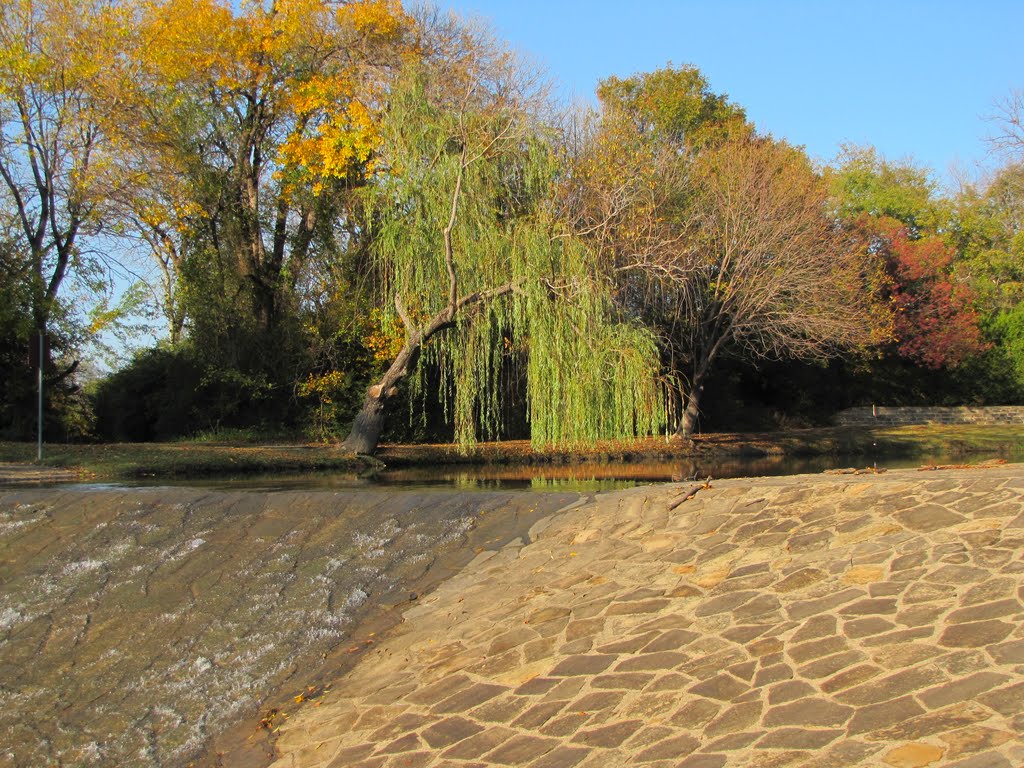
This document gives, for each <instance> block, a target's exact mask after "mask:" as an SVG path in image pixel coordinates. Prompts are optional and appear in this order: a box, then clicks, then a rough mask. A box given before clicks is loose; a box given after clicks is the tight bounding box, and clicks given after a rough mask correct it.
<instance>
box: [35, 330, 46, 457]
mask: <svg viewBox="0 0 1024 768" xmlns="http://www.w3.org/2000/svg"><path fill="white" fill-rule="evenodd" d="M45 339H46V331H45V330H44V329H42V328H40V329H39V365H38V366H37V368H36V370H37V371H38V384H39V402H38V410H37V412H36V416H37V418H36V439H37V443H36V461H42V460H43V360H44V358H45V353H44V348H43V345H44V343H45Z"/></svg>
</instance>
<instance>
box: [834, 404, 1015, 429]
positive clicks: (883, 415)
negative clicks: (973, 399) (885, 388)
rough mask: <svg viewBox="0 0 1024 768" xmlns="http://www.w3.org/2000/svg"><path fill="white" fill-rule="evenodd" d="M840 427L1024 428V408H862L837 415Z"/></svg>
mask: <svg viewBox="0 0 1024 768" xmlns="http://www.w3.org/2000/svg"><path fill="white" fill-rule="evenodd" d="M835 423H836V424H838V425H839V426H844V427H846V426H902V425H905V424H929V423H934V424H1024V406H1018V405H994V406H988V407H984V408H982V407H971V406H961V407H959V408H932V407H926V408H889V407H885V406H880V405H879V406H871V405H866V406H861V407H858V408H847V409H846V410H845V411H840V412H839V413H837V414H836V415H835Z"/></svg>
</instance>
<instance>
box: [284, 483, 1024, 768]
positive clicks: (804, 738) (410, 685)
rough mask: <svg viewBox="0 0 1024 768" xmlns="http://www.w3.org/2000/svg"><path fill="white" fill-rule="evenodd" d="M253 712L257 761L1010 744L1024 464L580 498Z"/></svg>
mask: <svg viewBox="0 0 1024 768" xmlns="http://www.w3.org/2000/svg"><path fill="white" fill-rule="evenodd" d="M289 714H290V715H291V716H290V717H289V718H287V719H284V718H282V719H281V720H280V721H278V722H275V723H272V724H271V727H272V728H273V729H275V730H277V729H279V730H278V734H279V736H280V739H279V741H278V744H277V748H278V750H279V753H280V759H279V760H278V761H277V762H276V763H275V767H276V768H314V767H315V768H320V767H322V766H328V765H330V766H342V765H344V766H347V767H348V768H371V767H372V768H398V767H399V766H420V767H421V768H432V767H433V766H441V765H445V766H457V765H481V766H488V765H514V766H530V768H545V767H546V766H550V767H552V768H554V767H555V766H559V767H561V766H579V768H607V766H625V765H633V764H643V765H646V766H652V767H653V768H669V766H671V767H672V768H677V767H678V768H683V767H684V766H685V768H723V767H726V768H733V767H736V768H738V767H739V766H744V767H745V768H768V766H771V767H772V768H776V767H778V766H808V767H810V766H819V765H836V766H839V765H842V766H865V767H866V766H877V765H888V766H903V767H906V768H923V766H931V767H932V768H939V767H940V766H943V767H948V768H953V767H954V766H955V767H956V768H981V767H984V768H1013V766H1018V765H1022V764H1024V466H1022V465H1006V466H994V465H990V466H988V467H986V468H977V469H949V470H940V471H931V472H920V471H899V472H889V473H885V474H881V475H876V474H862V475H817V476H797V477H786V478H756V479H743V480H723V481H712V482H711V483H710V484H701V483H683V484H672V485H665V486H659V487H647V488H637V489H632V490H628V491H621V492H616V493H610V494H602V495H600V496H598V497H596V498H595V499H594V500H593V501H591V502H590V503H587V504H585V505H583V506H581V507H578V508H576V509H574V510H572V511H569V512H566V513H563V514H561V515H559V516H557V517H553V518H549V519H547V520H545V521H543V522H541V523H538V524H537V525H535V526H534V528H533V530H532V531H531V537H530V542H529V543H527V544H523V543H522V542H519V543H515V544H511V545H508V546H506V547H505V548H503V549H502V550H500V551H498V552H496V553H493V552H489V553H481V555H480V556H479V557H478V558H477V559H476V560H475V561H474V562H473V563H472V564H470V565H469V566H468V567H467V568H466V569H465V570H463V571H462V572H460V573H459V574H458V575H457V576H455V577H454V578H452V579H450V580H448V581H446V582H445V583H444V584H442V585H441V586H440V587H439V588H438V589H437V590H436V591H435V592H434V593H433V594H431V595H430V596H429V597H428V598H426V599H423V600H421V601H419V603H418V604H417V605H416V606H414V607H412V608H410V609H408V610H406V611H405V613H404V623H403V624H402V625H400V626H399V627H397V628H396V629H395V630H394V631H393V632H391V633H390V634H389V635H388V636H387V637H385V638H382V639H381V640H380V641H379V642H377V643H376V644H375V645H374V647H373V648H372V649H371V650H369V651H368V652H367V653H366V654H365V655H364V657H363V658H362V659H361V660H360V662H359V664H358V665H357V666H356V667H355V669H354V670H353V671H352V672H351V673H349V674H347V675H345V676H344V677H342V678H340V679H338V680H336V681H334V683H333V686H332V689H331V691H329V692H327V693H326V694H325V695H323V696H321V697H318V698H317V700H316V701H314V702H308V703H300V704H297V705H296V707H294V708H293V709H292V710H291V711H290V712H289Z"/></svg>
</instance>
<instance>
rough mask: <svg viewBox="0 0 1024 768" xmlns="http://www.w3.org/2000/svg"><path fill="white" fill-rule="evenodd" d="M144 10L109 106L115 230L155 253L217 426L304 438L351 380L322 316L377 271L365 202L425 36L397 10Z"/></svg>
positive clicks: (169, 306)
mask: <svg viewBox="0 0 1024 768" xmlns="http://www.w3.org/2000/svg"><path fill="white" fill-rule="evenodd" d="M130 5H131V7H132V8H133V14H132V17H131V21H132V23H131V25H130V27H129V28H128V30H127V33H126V34H127V36H128V39H127V43H126V45H125V47H126V49H127V52H126V53H125V54H124V55H122V56H121V57H119V58H117V59H116V60H114V61H113V62H111V66H110V67H109V68H108V69H107V71H106V73H105V77H104V79H103V81H102V82H101V83H100V89H99V90H98V97H99V98H101V99H102V104H103V107H104V117H105V122H104V127H105V129H106V130H107V131H108V133H109V134H110V135H111V137H112V141H111V146H110V147H109V152H108V153H107V154H105V155H104V158H105V159H106V160H107V162H106V164H105V166H104V170H105V173H104V175H103V184H104V188H103V191H104V205H105V208H104V214H105V215H106V216H107V217H108V218H109V219H110V220H111V221H112V222H115V223H116V224H117V227H118V231H119V232H120V233H121V234H123V235H125V236H126V237H130V238H132V239H133V240H134V241H135V242H137V243H139V244H141V245H142V246H143V247H144V248H145V249H146V250H148V251H149V252H150V254H151V255H152V257H153V263H154V264H155V265H156V280H155V283H156V284H158V285H159V286H160V287H161V290H160V298H159V303H160V305H161V308H162V310H163V312H164V314H165V316H166V318H167V326H168V330H169V335H170V336H171V338H172V339H174V340H184V341H185V342H186V346H187V347H189V349H190V350H191V351H192V357H194V358H195V361H194V362H195V363H196V364H198V365H199V366H200V367H201V368H202V369H204V370H205V371H206V375H205V376H204V381H205V382H206V386H208V387H211V388H217V387H220V388H221V389H222V395H223V397H219V398H213V401H215V402H220V403H222V406H218V407H217V409H216V413H210V415H209V419H208V420H209V421H210V422H211V423H213V424H216V423H231V422H232V421H234V420H237V419H244V418H247V417H246V416H245V414H259V418H260V419H262V420H263V421H271V422H274V423H275V424H281V423H284V422H287V423H291V422H292V421H293V420H294V419H301V418H302V415H301V411H302V408H303V407H304V406H303V403H304V400H309V399H311V398H307V397H306V396H305V395H304V394H303V392H305V391H306V390H305V389H304V382H306V380H307V378H308V376H309V375H310V373H311V371H312V373H314V374H315V375H317V376H319V375H324V376H327V377H328V378H329V379H330V380H335V379H337V378H338V375H339V374H341V373H344V374H345V375H348V373H349V372H347V371H339V370H338V368H339V367H340V366H343V365H345V364H346V362H351V360H347V361H346V360H345V359H344V358H346V357H347V355H346V353H344V352H343V351H339V349H337V346H338V345H336V344H334V343H333V341H332V338H333V336H334V334H333V333H331V332H329V331H327V332H326V335H325V328H324V325H325V324H324V322H323V318H322V317H320V316H319V315H320V308H321V307H322V305H323V304H324V301H323V299H324V297H325V296H328V295H330V296H334V297H337V295H338V291H339V290H341V289H340V287H339V286H335V285H331V284H330V280H329V278H332V277H333V276H334V275H336V274H337V273H339V272H351V270H350V269H348V268H347V267H345V268H343V267H341V266H339V264H341V263H342V262H346V261H348V260H350V259H364V258H365V250H366V242H367V236H368V228H367V226H366V225H365V223H364V222H363V220H362V218H361V211H360V201H359V190H360V189H361V188H362V187H363V186H365V185H366V184H367V183H369V181H370V180H372V178H373V176H374V173H375V158H376V153H377V151H378V149H379V145H380V136H379V133H378V127H377V115H378V113H379V112H380V110H381V108H382V106H383V105H384V103H385V99H386V94H387V89H388V82H389V80H390V77H391V72H392V71H394V70H395V68H396V67H397V66H398V64H399V63H400V62H401V61H402V60H403V58H404V57H406V56H414V55H415V51H414V47H415V42H416V41H415V38H414V33H415V30H414V24H413V22H412V20H411V18H410V17H409V16H408V15H407V14H405V12H404V11H403V10H402V8H401V5H400V4H399V3H398V2H397V0H351V1H350V2H332V1H331V0H277V1H276V2H271V3H266V2H242V3H231V2H228V0H152V2H149V1H147V2H141V1H139V2H132V3H131V4H130ZM357 307H358V305H357V304H356V303H355V302H352V303H351V307H350V310H351V311H350V314H353V315H355V314H357V312H356V309H357ZM217 382H219V383H217ZM254 418H255V416H254Z"/></svg>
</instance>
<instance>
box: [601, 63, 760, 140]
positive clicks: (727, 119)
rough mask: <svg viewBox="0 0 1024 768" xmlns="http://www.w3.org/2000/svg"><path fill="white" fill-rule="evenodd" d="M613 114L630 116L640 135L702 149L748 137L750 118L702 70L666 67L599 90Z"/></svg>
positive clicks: (614, 80)
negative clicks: (714, 88)
mask: <svg viewBox="0 0 1024 768" xmlns="http://www.w3.org/2000/svg"><path fill="white" fill-rule="evenodd" d="M597 96H598V98H599V99H600V100H601V104H602V106H603V107H604V109H605V110H606V111H608V112H616V113H619V114H624V115H629V116H630V118H631V119H632V120H633V122H634V126H635V128H636V129H637V131H638V132H639V133H641V134H652V135H660V136H661V137H663V138H666V139H668V140H670V141H674V142H677V143H679V144H683V143H686V144H689V145H691V146H699V145H702V144H705V143H707V142H709V141H714V140H720V139H723V138H725V137H727V136H729V135H736V134H737V133H747V132H748V131H749V129H750V126H749V125H748V124H747V122H746V112H745V111H744V110H743V108H742V107H740V106H738V105H737V104H734V103H731V102H730V101H729V100H728V96H727V95H726V94H724V93H722V94H717V93H714V92H713V91H712V90H711V87H710V85H709V83H708V81H707V79H706V78H705V77H704V75H703V74H702V73H701V71H700V70H699V69H697V67H694V66H691V65H684V66H680V67H675V66H673V65H672V63H671V62H670V63H669V64H668V65H667V66H665V67H662V68H661V69H657V70H654V71H653V72H645V73H643V74H639V75H633V76H632V77H627V78H624V79H620V78H618V77H614V76H613V77H609V78H608V79H607V80H603V81H602V82H601V84H600V85H599V86H598V89H597Z"/></svg>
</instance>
